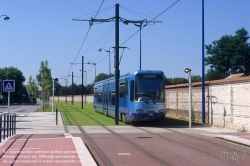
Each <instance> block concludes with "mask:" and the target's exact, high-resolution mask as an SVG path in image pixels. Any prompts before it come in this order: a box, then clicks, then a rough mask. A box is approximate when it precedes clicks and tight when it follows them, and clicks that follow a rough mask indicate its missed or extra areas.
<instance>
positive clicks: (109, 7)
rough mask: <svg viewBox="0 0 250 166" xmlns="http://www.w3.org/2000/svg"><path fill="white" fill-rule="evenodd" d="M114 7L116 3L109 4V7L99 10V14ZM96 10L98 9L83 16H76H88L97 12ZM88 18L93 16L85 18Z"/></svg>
mask: <svg viewBox="0 0 250 166" xmlns="http://www.w3.org/2000/svg"><path fill="white" fill-rule="evenodd" d="M114 7H115V5H112V6H109V7H107V8H104V9H102V10H100V11H99V14H101V13H104V12H106V11H108V10H111V9H112V8H114ZM96 12H97V11H94V12H91V13H88V14H85V15H82V16H78V17H76V18H75V19H78V18H82V17H84V16H88V15H92V14H94V13H96ZM88 18H91V16H90V17H86V18H84V19H88Z"/></svg>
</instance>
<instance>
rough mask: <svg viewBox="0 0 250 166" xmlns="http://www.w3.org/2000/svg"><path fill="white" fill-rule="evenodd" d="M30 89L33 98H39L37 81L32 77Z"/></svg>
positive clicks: (29, 83) (29, 84) (30, 78)
mask: <svg viewBox="0 0 250 166" xmlns="http://www.w3.org/2000/svg"><path fill="white" fill-rule="evenodd" d="M28 89H29V91H30V94H31V96H32V97H34V96H37V92H38V88H37V86H36V80H35V79H33V78H32V76H30V77H29V82H28Z"/></svg>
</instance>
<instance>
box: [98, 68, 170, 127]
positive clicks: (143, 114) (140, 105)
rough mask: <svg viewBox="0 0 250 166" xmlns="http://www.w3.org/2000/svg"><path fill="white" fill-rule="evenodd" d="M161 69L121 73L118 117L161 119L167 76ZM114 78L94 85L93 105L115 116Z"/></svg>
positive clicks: (127, 119)
mask: <svg viewBox="0 0 250 166" xmlns="http://www.w3.org/2000/svg"><path fill="white" fill-rule="evenodd" d="M164 78H165V77H164V73H163V72H162V71H159V70H152V71H151V70H135V71H130V72H128V73H126V74H124V75H121V76H120V80H119V115H118V117H119V120H122V121H123V122H130V121H160V120H162V119H164V117H165V80H164ZM115 93H116V92H115V78H114V77H112V78H109V79H106V80H102V81H100V82H97V83H95V85H94V109H95V111H97V112H100V113H103V114H105V115H107V116H112V117H115Z"/></svg>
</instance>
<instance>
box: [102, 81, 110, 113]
mask: <svg viewBox="0 0 250 166" xmlns="http://www.w3.org/2000/svg"><path fill="white" fill-rule="evenodd" d="M108 92H109V86H108V82H106V83H105V84H104V87H103V99H104V100H103V112H104V114H105V115H108V109H109V108H108V106H109V95H108Z"/></svg>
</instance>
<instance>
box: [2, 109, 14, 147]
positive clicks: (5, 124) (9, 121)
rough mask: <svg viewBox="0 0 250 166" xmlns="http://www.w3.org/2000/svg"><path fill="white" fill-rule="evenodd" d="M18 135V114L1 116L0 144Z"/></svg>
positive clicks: (3, 114)
mask: <svg viewBox="0 0 250 166" xmlns="http://www.w3.org/2000/svg"><path fill="white" fill-rule="evenodd" d="M15 134H16V114H13V113H2V114H0V143H1V142H2V139H3V140H5V138H8V137H11V136H13V135H15Z"/></svg>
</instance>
